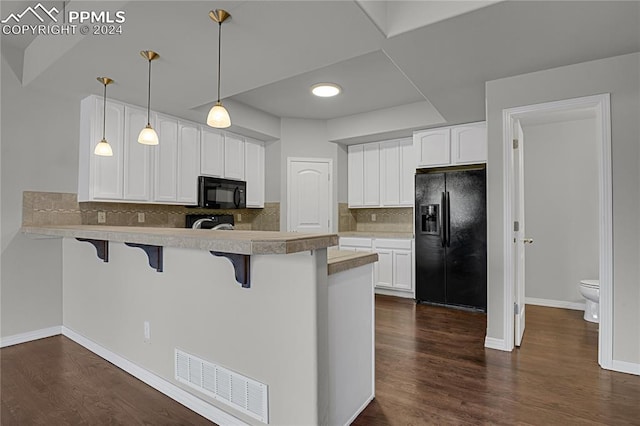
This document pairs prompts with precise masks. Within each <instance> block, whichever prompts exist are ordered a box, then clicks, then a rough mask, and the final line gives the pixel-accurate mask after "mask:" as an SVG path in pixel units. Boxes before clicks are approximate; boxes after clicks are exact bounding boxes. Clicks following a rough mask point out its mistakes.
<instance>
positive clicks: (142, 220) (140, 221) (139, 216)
mask: <svg viewBox="0 0 640 426" xmlns="http://www.w3.org/2000/svg"><path fill="white" fill-rule="evenodd" d="M138 223H144V213H138Z"/></svg>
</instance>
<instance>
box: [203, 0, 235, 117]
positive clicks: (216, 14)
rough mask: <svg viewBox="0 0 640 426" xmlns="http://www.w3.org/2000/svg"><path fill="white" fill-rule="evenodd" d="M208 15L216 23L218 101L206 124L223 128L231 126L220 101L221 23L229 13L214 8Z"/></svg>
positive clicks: (210, 111)
mask: <svg viewBox="0 0 640 426" xmlns="http://www.w3.org/2000/svg"><path fill="white" fill-rule="evenodd" d="M209 17H210V18H211V19H212V20H213V21H214V22H217V23H218V101H217V102H216V104H215V105H214V106H213V107H212V108H211V110H209V115H207V124H208V125H209V126H211V127H215V128H218V129H224V128H227V127H229V126H231V117H230V116H229V112H228V111H227V109H226V108H225V107H224V106H223V105H222V102H221V101H220V56H221V51H220V47H221V45H222V43H221V41H220V40H221V36H222V23H223V22H224V21H226V20H227V19H229V18H230V17H231V15H229V12H227V11H226V10H222V9H216V10H212V11H211V12H209Z"/></svg>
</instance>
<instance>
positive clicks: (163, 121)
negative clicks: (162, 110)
mask: <svg viewBox="0 0 640 426" xmlns="http://www.w3.org/2000/svg"><path fill="white" fill-rule="evenodd" d="M155 121H156V126H155V129H156V132H157V133H158V139H159V140H160V141H161V142H160V144H159V145H158V147H157V148H158V149H157V150H156V155H155V173H154V174H155V185H154V191H153V192H154V197H153V200H154V201H157V202H166V203H171V202H175V201H176V196H177V189H178V188H177V186H176V182H177V180H178V168H177V167H176V165H177V160H176V159H177V155H178V120H177V119H175V118H173V117H169V116H166V115H162V114H157V115H156V120H155Z"/></svg>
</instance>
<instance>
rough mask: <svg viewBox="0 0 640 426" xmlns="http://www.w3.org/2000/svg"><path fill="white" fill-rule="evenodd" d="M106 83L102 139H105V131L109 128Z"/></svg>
mask: <svg viewBox="0 0 640 426" xmlns="http://www.w3.org/2000/svg"><path fill="white" fill-rule="evenodd" d="M103 84H104V94H103V95H102V100H103V106H102V140H104V139H105V132H106V128H107V83H103Z"/></svg>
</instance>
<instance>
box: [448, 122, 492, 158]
mask: <svg viewBox="0 0 640 426" xmlns="http://www.w3.org/2000/svg"><path fill="white" fill-rule="evenodd" d="M451 143H452V147H451V151H452V154H453V162H454V163H455V164H471V163H486V162H487V126H486V124H485V123H479V124H470V125H467V126H457V127H454V128H452V129H451Z"/></svg>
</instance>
